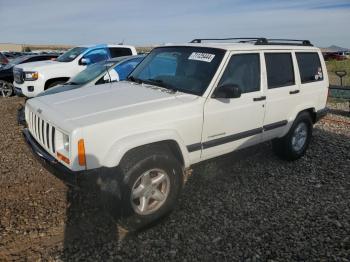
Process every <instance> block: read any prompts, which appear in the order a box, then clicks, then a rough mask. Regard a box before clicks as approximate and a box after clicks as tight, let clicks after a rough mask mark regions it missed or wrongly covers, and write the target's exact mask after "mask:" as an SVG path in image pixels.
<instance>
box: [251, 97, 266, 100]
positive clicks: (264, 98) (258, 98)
mask: <svg viewBox="0 0 350 262" xmlns="http://www.w3.org/2000/svg"><path fill="white" fill-rule="evenodd" d="M262 100H266V96H261V97H254V98H253V101H262Z"/></svg>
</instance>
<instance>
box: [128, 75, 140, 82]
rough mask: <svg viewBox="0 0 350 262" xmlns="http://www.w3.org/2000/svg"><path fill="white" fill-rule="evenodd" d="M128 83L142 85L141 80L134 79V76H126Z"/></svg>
mask: <svg viewBox="0 0 350 262" xmlns="http://www.w3.org/2000/svg"><path fill="white" fill-rule="evenodd" d="M126 79H127V80H128V81H131V82H135V83H138V84H142V80H141V79H139V78H136V77H134V76H128V77H127V78H126Z"/></svg>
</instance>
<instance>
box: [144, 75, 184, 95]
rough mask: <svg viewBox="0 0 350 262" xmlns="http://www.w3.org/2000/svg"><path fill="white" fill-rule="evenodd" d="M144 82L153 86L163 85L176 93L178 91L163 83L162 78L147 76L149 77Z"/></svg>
mask: <svg viewBox="0 0 350 262" xmlns="http://www.w3.org/2000/svg"><path fill="white" fill-rule="evenodd" d="M145 83H147V84H151V85H155V86H160V87H164V88H166V89H169V90H171V91H173V92H174V93H176V92H177V91H178V90H177V89H176V88H175V87H173V86H171V85H169V84H167V83H165V82H164V81H163V80H160V79H153V78H149V79H147V81H145Z"/></svg>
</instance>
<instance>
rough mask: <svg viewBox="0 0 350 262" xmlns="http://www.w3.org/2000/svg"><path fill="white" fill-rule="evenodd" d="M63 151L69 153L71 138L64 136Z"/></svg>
mask: <svg viewBox="0 0 350 262" xmlns="http://www.w3.org/2000/svg"><path fill="white" fill-rule="evenodd" d="M63 149H64V150H65V151H66V152H69V136H67V135H66V134H63Z"/></svg>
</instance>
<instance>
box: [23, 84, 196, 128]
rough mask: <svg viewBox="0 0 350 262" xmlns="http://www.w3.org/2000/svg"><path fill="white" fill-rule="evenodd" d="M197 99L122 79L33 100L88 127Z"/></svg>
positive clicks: (67, 119)
mask: <svg viewBox="0 0 350 262" xmlns="http://www.w3.org/2000/svg"><path fill="white" fill-rule="evenodd" d="M197 98H198V96H195V95H191V94H185V93H182V92H176V93H174V92H169V91H168V90H165V89H163V88H158V87H155V86H150V85H144V84H136V83H131V82H127V81H122V82H117V83H109V84H103V85H96V86H86V87H82V88H79V89H75V90H71V91H67V92H62V93H56V94H53V95H46V96H42V97H37V98H33V99H30V101H29V102H30V103H31V104H32V106H34V107H38V106H40V105H42V104H45V106H47V107H50V109H51V110H50V111H53V112H57V113H58V114H59V115H61V116H64V119H65V120H64V121H71V122H74V123H71V124H74V125H79V126H84V125H88V124H91V123H94V124H95V123H98V122H103V121H109V120H113V119H121V118H124V117H128V116H132V115H138V114H144V113H147V112H149V111H154V110H162V109H165V108H169V107H176V106H177V105H179V104H183V103H186V102H190V101H193V100H194V99H197ZM35 104H37V105H35ZM43 111H44V110H43Z"/></svg>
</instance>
